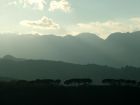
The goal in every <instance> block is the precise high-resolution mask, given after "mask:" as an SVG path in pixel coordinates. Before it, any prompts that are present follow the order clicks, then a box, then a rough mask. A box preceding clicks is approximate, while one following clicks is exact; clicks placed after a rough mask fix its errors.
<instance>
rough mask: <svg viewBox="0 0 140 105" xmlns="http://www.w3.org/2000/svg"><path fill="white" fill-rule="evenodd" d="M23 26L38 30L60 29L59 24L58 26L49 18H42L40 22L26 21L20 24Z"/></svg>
mask: <svg viewBox="0 0 140 105" xmlns="http://www.w3.org/2000/svg"><path fill="white" fill-rule="evenodd" d="M20 24H21V25H23V26H26V27H31V28H36V29H47V30H51V29H59V28H60V26H59V24H56V23H55V22H54V21H53V20H52V19H50V18H48V17H45V16H44V17H42V18H41V19H40V20H36V21H31V20H24V21H22V22H20Z"/></svg>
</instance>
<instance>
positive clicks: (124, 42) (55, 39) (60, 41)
mask: <svg viewBox="0 0 140 105" xmlns="http://www.w3.org/2000/svg"><path fill="white" fill-rule="evenodd" d="M139 45H140V32H132V33H113V34H111V35H110V36H109V37H108V38H107V39H102V38H100V37H98V36H97V35H95V34H92V33H81V34H79V35H77V36H72V35H66V36H63V37H62V36H55V35H42V36H41V35H16V34H0V56H1V57H2V56H4V55H7V54H10V55H13V56H16V57H18V58H27V59H43V60H55V61H63V62H69V63H75V64H99V65H108V66H113V67H121V66H125V65H131V66H138V67H140V47H139Z"/></svg>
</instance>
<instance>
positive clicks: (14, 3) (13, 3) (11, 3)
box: [8, 1, 18, 6]
mask: <svg viewBox="0 0 140 105" xmlns="http://www.w3.org/2000/svg"><path fill="white" fill-rule="evenodd" d="M17 4H18V2H17V1H12V2H9V3H8V5H10V6H11V5H17Z"/></svg>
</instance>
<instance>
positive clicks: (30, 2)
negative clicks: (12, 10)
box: [20, 0, 46, 10]
mask: <svg viewBox="0 0 140 105" xmlns="http://www.w3.org/2000/svg"><path fill="white" fill-rule="evenodd" d="M20 3H21V4H23V7H27V6H31V7H33V9H37V10H43V9H44V7H45V5H46V1H45V0H20Z"/></svg>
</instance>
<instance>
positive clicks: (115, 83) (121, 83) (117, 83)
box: [102, 79, 140, 86]
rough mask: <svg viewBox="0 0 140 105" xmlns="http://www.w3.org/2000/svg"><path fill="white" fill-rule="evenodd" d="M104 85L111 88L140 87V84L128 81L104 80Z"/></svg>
mask: <svg viewBox="0 0 140 105" xmlns="http://www.w3.org/2000/svg"><path fill="white" fill-rule="evenodd" d="M102 83H103V84H106V85H111V86H140V82H137V81H136V80H126V79H104V80H102Z"/></svg>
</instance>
